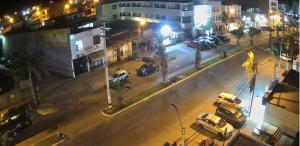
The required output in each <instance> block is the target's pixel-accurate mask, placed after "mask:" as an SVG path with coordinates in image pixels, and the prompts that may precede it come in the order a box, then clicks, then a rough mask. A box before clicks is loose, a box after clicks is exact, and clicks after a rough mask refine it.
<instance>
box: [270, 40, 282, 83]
mask: <svg viewBox="0 0 300 146" xmlns="http://www.w3.org/2000/svg"><path fill="white" fill-rule="evenodd" d="M281 50H282V46H281V43H280V41H279V40H278V39H277V40H275V41H274V42H273V48H272V54H273V57H274V59H275V65H274V72H273V79H274V80H278V79H279V65H280V54H281Z"/></svg>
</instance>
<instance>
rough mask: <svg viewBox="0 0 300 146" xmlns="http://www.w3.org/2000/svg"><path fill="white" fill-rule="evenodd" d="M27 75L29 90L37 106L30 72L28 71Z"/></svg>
mask: <svg viewBox="0 0 300 146" xmlns="http://www.w3.org/2000/svg"><path fill="white" fill-rule="evenodd" d="M28 75H29V80H30V90H31V93H32V98H33V102H34V104H35V105H37V102H36V96H35V95H36V94H35V90H34V87H33V81H32V73H31V71H28Z"/></svg>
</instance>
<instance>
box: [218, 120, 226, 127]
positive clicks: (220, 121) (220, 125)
mask: <svg viewBox="0 0 300 146" xmlns="http://www.w3.org/2000/svg"><path fill="white" fill-rule="evenodd" d="M217 125H218V127H220V128H222V127H224V126H225V125H226V121H225V120H223V119H220V120H219V122H218V123H217Z"/></svg>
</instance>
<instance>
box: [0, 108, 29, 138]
mask: <svg viewBox="0 0 300 146" xmlns="http://www.w3.org/2000/svg"><path fill="white" fill-rule="evenodd" d="M31 123H32V121H31V115H30V107H29V106H28V104H19V105H16V106H13V107H10V108H7V109H4V110H2V111H0V132H8V134H9V136H16V135H17V134H18V132H20V131H21V130H23V129H24V128H26V127H27V126H29V125H31Z"/></svg>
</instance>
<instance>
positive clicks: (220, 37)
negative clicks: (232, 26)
mask: <svg viewBox="0 0 300 146" xmlns="http://www.w3.org/2000/svg"><path fill="white" fill-rule="evenodd" d="M217 37H218V38H219V39H220V40H222V41H223V42H228V41H230V38H229V37H228V36H226V35H217Z"/></svg>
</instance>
